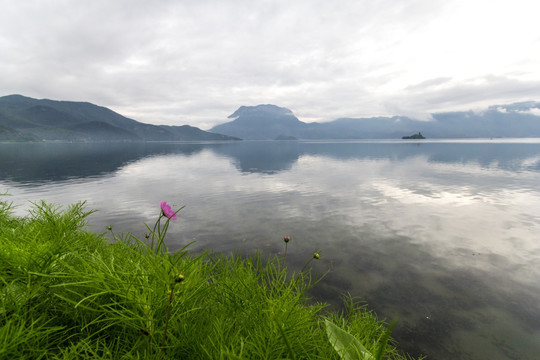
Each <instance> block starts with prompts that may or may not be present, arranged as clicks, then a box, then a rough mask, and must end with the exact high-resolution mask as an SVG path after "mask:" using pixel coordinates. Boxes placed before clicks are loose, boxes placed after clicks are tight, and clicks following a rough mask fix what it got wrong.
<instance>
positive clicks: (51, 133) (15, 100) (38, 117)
mask: <svg viewBox="0 0 540 360" xmlns="http://www.w3.org/2000/svg"><path fill="white" fill-rule="evenodd" d="M0 140H3V141H5V140H11V141H36V140H60V141H198V140H238V139H237V138H234V137H231V136H227V135H221V134H215V133H210V132H207V131H203V130H200V129H198V128H195V127H192V126H188V125H185V126H164V125H161V126H160V125H151V124H145V123H141V122H138V121H136V120H133V119H129V118H126V117H124V116H122V115H120V114H118V113H116V112H114V111H112V110H110V109H107V108H105V107H102V106H97V105H94V104H91V103H88V102H73V101H54V100H48V99H41V100H38V99H33V98H29V97H25V96H22V95H9V96H4V97H0Z"/></svg>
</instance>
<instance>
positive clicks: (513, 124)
mask: <svg viewBox="0 0 540 360" xmlns="http://www.w3.org/2000/svg"><path fill="white" fill-rule="evenodd" d="M228 118H229V119H231V120H230V121H229V122H226V123H223V124H220V125H217V126H215V127H213V128H212V129H211V130H210V131H209V132H208V131H203V130H201V129H199V128H196V127H193V126H189V125H183V126H166V125H150V124H145V123H141V122H138V121H136V120H133V119H129V118H126V117H124V116H122V115H120V114H118V113H115V112H114V111H112V110H110V109H107V108H105V107H101V106H97V105H94V104H91V103H87V102H71V101H54V100H47V99H42V100H38V99H33V98H29V97H25V96H21V95H9V96H4V97H0V141H42V140H49V141H75V142H84V141H200V140H239V139H246V140H295V139H401V138H402V137H404V136H405V137H407V136H411V135H414V134H418V133H420V132H421V133H422V134H423V135H424V136H425V137H426V138H498V137H540V102H535V101H529V102H520V103H514V104H510V105H494V106H491V107H489V108H488V109H487V110H486V111H484V112H481V113H478V112H473V111H463V112H446V113H436V114H432V120H430V121H420V120H415V119H411V118H408V117H404V116H393V117H371V118H340V119H337V120H334V121H330V122H324V123H305V122H302V121H300V120H299V119H298V118H297V117H296V116H295V115H294V114H293V112H292V111H291V110H289V109H286V108H282V107H278V106H276V105H257V106H241V107H240V108H238V110H236V111H235V112H234V113H233V114H232V115H230V116H229V117H228Z"/></svg>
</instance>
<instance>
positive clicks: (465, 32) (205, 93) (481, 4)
mask: <svg viewBox="0 0 540 360" xmlns="http://www.w3.org/2000/svg"><path fill="white" fill-rule="evenodd" d="M0 9H1V10H0V96H3V95H9V94H22V95H26V96H30V97H36V98H48V99H53V100H71V101H89V102H92V103H94V104H97V105H102V106H106V107H108V108H111V109H112V110H114V111H116V112H119V113H121V114H122V115H125V116H128V117H131V118H133V119H135V120H139V121H143V122H147V123H154V124H170V125H183V124H189V125H193V126H197V127H200V128H202V129H205V130H206V129H209V128H210V127H211V126H213V125H216V124H218V123H222V122H225V121H227V119H226V118H227V116H228V115H230V114H232V113H233V112H234V111H235V110H236V109H237V108H238V107H239V106H241V105H258V104H275V105H278V106H283V107H287V108H289V109H291V110H292V111H293V112H294V113H295V115H296V116H297V117H298V118H299V119H300V120H302V121H306V122H311V121H328V120H333V119H336V118H339V117H371V116H387V115H407V116H412V117H416V118H421V119H427V118H428V117H429V114H430V113H434V112H441V111H449V110H469V109H481V108H483V107H486V106H488V105H493V104H506V103H511V102H515V101H526V100H536V101H540V22H539V20H538V19H539V16H540V15H539V14H540V1H538V0H323V1H318V0H268V1H259V0H185V1H182V0H177V1H172V0H171V1H166V0H163V1H150V0H148V1H139V0H88V1H82V0H72V1H69V0H65V1H60V0H58V1H55V0H24V1H21V0H0Z"/></svg>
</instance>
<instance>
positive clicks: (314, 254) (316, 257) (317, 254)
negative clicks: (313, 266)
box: [313, 253, 321, 260]
mask: <svg viewBox="0 0 540 360" xmlns="http://www.w3.org/2000/svg"><path fill="white" fill-rule="evenodd" d="M313 258H314V259H316V260H319V259H320V258H321V256H320V255H319V253H313Z"/></svg>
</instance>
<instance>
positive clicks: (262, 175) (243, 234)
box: [0, 139, 540, 359]
mask: <svg viewBox="0 0 540 360" xmlns="http://www.w3.org/2000/svg"><path fill="white" fill-rule="evenodd" d="M538 184H540V141H535V140H530V139H529V140H515V141H508V140H505V141H489V140H486V141H422V142H412V141H405V142H404V141H349V142H347V141H344V142H324V141H318V142H302V141H260V142H257V141H251V142H249V141H242V142H231V143H224V142H223V143H217V142H216V143H140V144H135V143H133V144H127V143H126V144H120V143H118V144H0V192H6V191H7V192H8V193H10V194H11V195H12V196H11V197H10V200H11V201H13V202H14V203H15V205H17V206H18V207H17V208H16V210H15V211H16V213H17V214H20V215H24V214H25V211H26V209H28V207H30V206H31V204H30V203H29V201H36V200H41V199H43V200H45V201H49V202H53V203H57V204H62V205H67V204H71V203H74V202H76V201H80V200H86V201H87V203H88V207H89V208H91V209H97V210H99V211H98V212H97V213H95V214H93V215H92V216H91V217H90V219H89V220H90V226H91V228H92V229H94V230H96V231H99V232H102V231H104V229H105V227H106V226H107V225H109V224H113V225H114V227H115V229H116V231H130V232H133V233H135V234H136V235H139V236H141V237H142V235H144V232H145V230H146V229H145V227H144V225H143V224H144V223H145V222H146V223H152V222H153V220H155V217H156V216H157V213H158V211H159V208H158V204H159V201H160V200H166V201H168V202H170V203H172V204H173V205H174V206H176V207H179V206H181V205H186V208H185V209H183V210H182V211H181V212H180V213H179V215H180V220H179V221H178V222H175V223H174V224H172V225H171V228H170V233H169V237H168V242H169V246H170V247H171V248H172V249H178V248H180V247H182V246H184V245H185V244H188V243H189V242H191V241H196V242H195V243H194V244H193V245H191V249H193V251H200V250H204V249H214V250H216V251H224V252H230V251H238V252H241V253H243V254H249V253H253V252H254V251H257V250H260V251H262V252H263V253H266V254H282V252H283V250H284V248H283V243H282V242H281V238H282V236H283V235H290V236H291V238H292V240H291V242H290V243H289V250H288V255H287V263H288V264H289V266H291V267H292V268H296V269H297V270H298V268H299V267H301V265H302V264H303V263H304V262H305V261H306V259H307V257H309V256H310V254H312V253H313V251H315V250H317V251H318V252H319V253H320V254H321V260H320V261H318V262H314V263H313V264H314V270H315V271H317V272H318V273H320V274H321V273H325V272H326V271H327V270H330V273H329V274H328V275H327V276H326V277H325V278H324V279H323V280H322V281H321V282H320V283H319V284H318V285H317V286H316V287H315V288H314V290H313V292H312V294H311V295H312V296H313V297H314V298H315V299H316V300H325V301H328V302H330V303H331V304H332V305H333V306H338V305H339V302H340V294H342V293H343V292H349V293H350V294H351V295H353V296H355V297H357V298H358V299H359V300H363V301H367V304H368V305H369V307H370V308H372V309H374V310H376V311H377V313H378V314H379V315H380V316H381V317H384V318H387V319H389V320H390V319H392V318H398V325H397V326H396V328H395V331H394V335H395V337H396V339H397V340H398V341H399V344H400V347H401V348H403V349H404V350H406V351H409V352H411V353H413V354H418V353H424V354H427V355H429V356H430V358H433V359H457V358H459V359H486V358H489V359H509V358H510V359H511V358H516V359H536V357H537V354H538V353H540V341H539V340H538V339H540V336H539V335H540V301H539V300H540V295H539V294H540V291H539V290H540V288H539V287H540V285H539V284H538V278H539V275H540V242H539V241H538V240H539V238H538V234H539V233H540V187H539V185H538Z"/></svg>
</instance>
